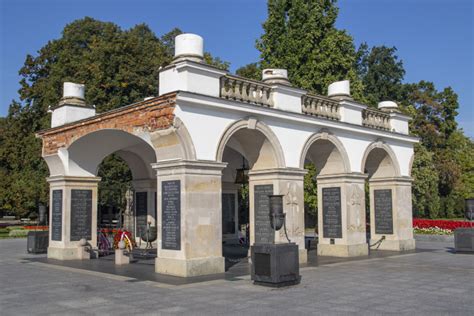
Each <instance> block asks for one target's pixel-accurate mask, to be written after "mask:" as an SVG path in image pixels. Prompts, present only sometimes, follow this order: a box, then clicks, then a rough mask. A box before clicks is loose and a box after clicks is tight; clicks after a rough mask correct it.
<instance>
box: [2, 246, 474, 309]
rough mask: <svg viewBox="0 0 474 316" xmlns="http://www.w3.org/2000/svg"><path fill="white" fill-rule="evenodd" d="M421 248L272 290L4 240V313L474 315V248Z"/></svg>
mask: <svg viewBox="0 0 474 316" xmlns="http://www.w3.org/2000/svg"><path fill="white" fill-rule="evenodd" d="M417 247H418V248H419V249H420V250H424V251H420V252H417V253H410V254H402V255H396V256H390V257H384V258H375V259H367V260H359V261H348V262H340V263H335V264H328V265H323V266H318V267H308V268H304V269H302V271H301V275H302V282H301V284H300V285H297V286H294V287H290V288H283V289H271V288H265V287H259V286H254V285H252V284H251V282H250V280H249V277H246V276H244V277H242V278H241V279H240V280H239V279H238V280H236V281H230V280H212V281H207V282H199V283H193V284H184V285H179V286H173V285H169V284H164V283H159V282H152V281H140V280H136V279H131V278H127V277H123V276H119V275H111V274H104V273H99V272H93V271H86V270H80V269H72V268H69V267H61V266H55V265H51V264H46V263H41V262H35V261H31V260H25V259H28V258H31V257H33V256H32V255H27V254H25V249H26V240H25V239H10V240H0V315H2V316H4V315H5V316H7V315H112V314H113V315H129V314H142V315H172V314H175V315H260V314H263V315H265V314H268V315H346V314H357V315H381V314H396V315H400V314H405V315H473V314H474V305H473V302H474V255H470V254H455V253H453V252H452V247H453V245H452V243H442V242H418V243H417Z"/></svg>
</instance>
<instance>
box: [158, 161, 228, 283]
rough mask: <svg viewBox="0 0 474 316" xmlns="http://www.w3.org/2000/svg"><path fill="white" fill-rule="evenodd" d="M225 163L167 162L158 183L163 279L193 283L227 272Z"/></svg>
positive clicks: (159, 254)
mask: <svg viewBox="0 0 474 316" xmlns="http://www.w3.org/2000/svg"><path fill="white" fill-rule="evenodd" d="M225 166H226V164H225V163H218V162H210V161H188V160H168V161H161V162H157V163H156V164H153V168H154V169H155V170H156V171H157V178H158V257H157V258H156V264H155V270H156V272H158V273H163V274H168V275H175V276H181V277H191V276H199V275H206V274H215V273H223V272H224V271H225V262H224V257H222V204H221V194H222V189H221V181H222V170H223V169H224V168H225Z"/></svg>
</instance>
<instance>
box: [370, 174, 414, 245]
mask: <svg viewBox="0 0 474 316" xmlns="http://www.w3.org/2000/svg"><path fill="white" fill-rule="evenodd" d="M411 182H412V179H411V178H408V177H399V178H378V179H377V178H376V179H370V180H369V187H370V236H371V240H370V243H371V244H374V243H375V242H377V241H379V240H380V239H381V238H382V237H385V239H384V240H383V241H382V242H381V243H380V246H379V248H378V249H380V250H395V251H403V250H412V249H415V239H414V238H413V212H412V202H411ZM390 210H391V212H390Z"/></svg>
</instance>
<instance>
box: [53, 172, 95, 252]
mask: <svg viewBox="0 0 474 316" xmlns="http://www.w3.org/2000/svg"><path fill="white" fill-rule="evenodd" d="M47 181H48V182H49V186H50V191H49V192H50V197H49V205H50V207H49V218H50V221H49V247H48V258H51V259H58V260H74V259H85V258H84V256H83V251H82V247H80V245H79V244H80V239H82V238H85V239H86V240H87V242H88V243H89V244H90V245H91V246H92V247H94V248H96V247H97V185H98V182H99V181H100V178H98V177H73V176H52V177H49V178H47Z"/></svg>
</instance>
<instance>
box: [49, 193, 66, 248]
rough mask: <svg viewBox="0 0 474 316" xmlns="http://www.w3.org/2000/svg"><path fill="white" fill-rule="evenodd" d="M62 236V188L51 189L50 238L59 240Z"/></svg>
mask: <svg viewBox="0 0 474 316" xmlns="http://www.w3.org/2000/svg"><path fill="white" fill-rule="evenodd" d="M62 236H63V190H53V204H52V207H51V240H55V241H61V240H62Z"/></svg>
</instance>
